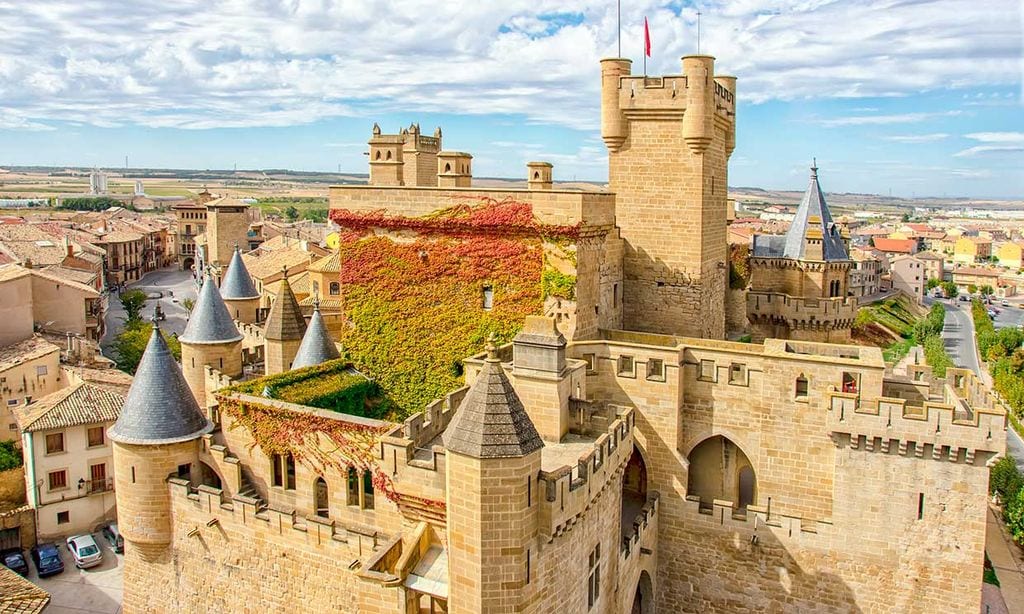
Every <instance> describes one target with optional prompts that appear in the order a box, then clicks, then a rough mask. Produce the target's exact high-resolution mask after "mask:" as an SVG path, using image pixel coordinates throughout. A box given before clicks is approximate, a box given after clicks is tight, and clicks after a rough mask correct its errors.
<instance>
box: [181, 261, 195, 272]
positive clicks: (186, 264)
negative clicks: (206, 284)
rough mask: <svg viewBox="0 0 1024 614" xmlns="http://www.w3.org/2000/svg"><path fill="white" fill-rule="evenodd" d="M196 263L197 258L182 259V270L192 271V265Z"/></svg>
mask: <svg viewBox="0 0 1024 614" xmlns="http://www.w3.org/2000/svg"><path fill="white" fill-rule="evenodd" d="M195 265H196V261H195V258H185V259H184V260H182V261H181V270H182V271H191V270H192V267H194V266H195Z"/></svg>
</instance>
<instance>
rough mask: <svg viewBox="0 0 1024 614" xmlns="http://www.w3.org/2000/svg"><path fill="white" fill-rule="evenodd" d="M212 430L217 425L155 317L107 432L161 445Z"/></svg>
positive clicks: (119, 438)
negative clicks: (202, 407) (195, 393)
mask: <svg viewBox="0 0 1024 614" xmlns="http://www.w3.org/2000/svg"><path fill="white" fill-rule="evenodd" d="M211 430H213V425H212V424H211V423H210V421H209V420H207V419H206V417H205V416H203V413H202V411H200V409H199V405H198V404H197V403H196V400H195V397H193V396H192V392H191V391H190V390H189V388H188V384H186V383H185V377H184V376H183V375H182V374H181V368H180V367H178V363H177V362H175V360H174V356H173V355H172V354H171V350H170V348H168V347H167V342H166V341H164V337H163V335H162V334H161V333H160V326H159V325H158V324H157V322H156V321H155V320H154V321H153V334H152V335H151V336H150V338H149V344H148V345H147V346H146V351H145V352H144V353H143V354H142V360H141V361H140V362H139V368H138V369H137V370H136V371H135V379H134V380H133V381H132V385H131V388H129V389H128V397H127V398H126V399H125V402H124V406H123V407H122V408H121V415H120V416H119V417H118V419H117V422H115V423H114V426H112V427H110V430H109V431H108V432H107V434H108V435H109V437H110V439H112V440H114V441H116V442H118V443H128V444H150V445H159V444H169V443H178V442H181V441H188V440H190V439H195V438H197V437H199V436H201V435H205V434H206V433H209V432H210V431H211Z"/></svg>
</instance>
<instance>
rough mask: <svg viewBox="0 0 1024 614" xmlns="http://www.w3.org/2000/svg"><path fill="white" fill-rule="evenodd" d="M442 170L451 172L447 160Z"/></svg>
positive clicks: (450, 166)
mask: <svg viewBox="0 0 1024 614" xmlns="http://www.w3.org/2000/svg"><path fill="white" fill-rule="evenodd" d="M444 172H446V173H450V172H452V165H451V164H449V163H448V162H445V163H444Z"/></svg>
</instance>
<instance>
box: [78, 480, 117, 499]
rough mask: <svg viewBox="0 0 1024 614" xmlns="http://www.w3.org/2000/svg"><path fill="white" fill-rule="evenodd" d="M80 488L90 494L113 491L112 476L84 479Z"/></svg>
mask: <svg viewBox="0 0 1024 614" xmlns="http://www.w3.org/2000/svg"><path fill="white" fill-rule="evenodd" d="M82 490H84V491H85V492H86V493H87V494H90V495H99V494H103V493H108V492H114V478H102V479H99V480H84V483H83V484H82Z"/></svg>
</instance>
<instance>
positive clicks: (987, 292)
mask: <svg viewBox="0 0 1024 614" xmlns="http://www.w3.org/2000/svg"><path fill="white" fill-rule="evenodd" d="M995 293H996V291H995V290H993V289H992V286H990V285H988V284H985V285H984V286H982V287H981V294H982V295H983V296H992V295H993V294H995Z"/></svg>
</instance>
